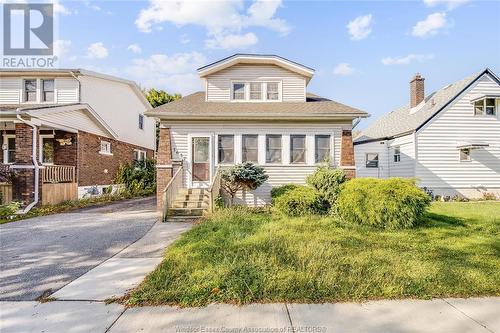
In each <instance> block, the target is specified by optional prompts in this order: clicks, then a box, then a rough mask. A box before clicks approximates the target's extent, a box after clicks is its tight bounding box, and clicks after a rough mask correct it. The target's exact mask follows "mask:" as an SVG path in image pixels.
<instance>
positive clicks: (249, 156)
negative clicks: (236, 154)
mask: <svg viewBox="0 0 500 333" xmlns="http://www.w3.org/2000/svg"><path fill="white" fill-rule="evenodd" d="M241 157H242V161H243V162H253V163H258V162H259V136H258V135H253V134H245V135H242V137H241Z"/></svg>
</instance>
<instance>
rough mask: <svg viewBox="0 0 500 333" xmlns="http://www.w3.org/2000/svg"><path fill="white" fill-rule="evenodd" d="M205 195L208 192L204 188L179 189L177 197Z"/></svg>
mask: <svg viewBox="0 0 500 333" xmlns="http://www.w3.org/2000/svg"><path fill="white" fill-rule="evenodd" d="M207 193H208V190H207V189H204V188H181V189H179V192H177V194H178V195H186V194H196V195H203V194H207Z"/></svg>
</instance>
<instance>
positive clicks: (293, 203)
mask: <svg viewBox="0 0 500 333" xmlns="http://www.w3.org/2000/svg"><path fill="white" fill-rule="evenodd" d="M274 205H275V207H276V209H277V210H278V211H279V212H281V213H284V214H286V215H288V216H304V215H313V214H326V213H327V212H328V210H329V208H330V205H329V204H328V201H327V200H326V199H325V198H324V197H323V196H322V195H321V194H320V193H319V192H318V191H316V190H315V189H314V188H312V187H309V186H296V187H295V188H294V189H292V190H289V191H287V192H285V193H284V194H282V195H281V196H278V197H276V198H275V201H274Z"/></svg>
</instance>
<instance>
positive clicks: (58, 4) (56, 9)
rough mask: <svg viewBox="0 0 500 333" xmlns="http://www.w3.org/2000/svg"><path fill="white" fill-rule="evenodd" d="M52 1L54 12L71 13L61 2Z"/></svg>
mask: <svg viewBox="0 0 500 333" xmlns="http://www.w3.org/2000/svg"><path fill="white" fill-rule="evenodd" d="M52 3H53V5H54V7H53V8H54V13H56V14H61V15H71V14H72V13H73V12H72V11H71V10H69V9H68V8H66V7H65V6H63V5H62V4H61V2H59V1H58V0H54V1H53V2H52Z"/></svg>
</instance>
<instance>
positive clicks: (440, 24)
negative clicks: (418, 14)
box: [411, 13, 448, 38]
mask: <svg viewBox="0 0 500 333" xmlns="http://www.w3.org/2000/svg"><path fill="white" fill-rule="evenodd" d="M447 23H448V22H447V21H446V13H433V14H429V15H428V16H427V18H426V19H425V20H423V21H418V22H417V24H415V26H414V27H413V30H412V32H411V34H412V35H413V36H415V37H421V38H423V37H428V36H433V35H436V34H437V33H438V32H439V31H440V29H443V28H445V27H446V25H447Z"/></svg>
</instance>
